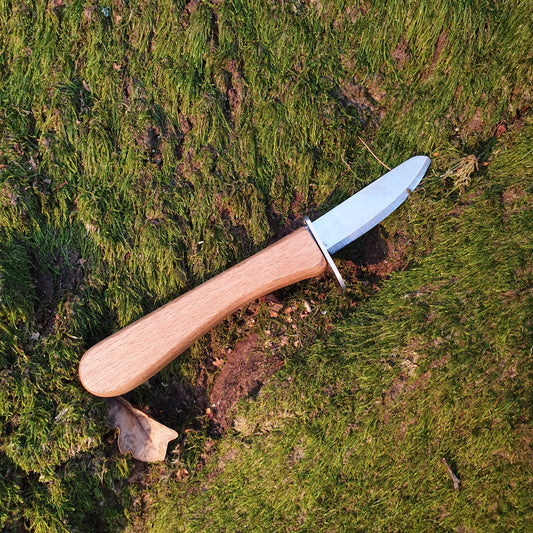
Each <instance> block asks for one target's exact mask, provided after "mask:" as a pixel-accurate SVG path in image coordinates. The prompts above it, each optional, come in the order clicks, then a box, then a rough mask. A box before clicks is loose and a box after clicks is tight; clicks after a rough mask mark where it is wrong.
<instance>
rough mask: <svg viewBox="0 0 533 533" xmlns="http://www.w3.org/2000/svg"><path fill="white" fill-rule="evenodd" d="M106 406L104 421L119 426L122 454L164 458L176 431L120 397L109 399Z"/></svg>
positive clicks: (155, 460)
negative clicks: (107, 407) (106, 413)
mask: <svg viewBox="0 0 533 533" xmlns="http://www.w3.org/2000/svg"><path fill="white" fill-rule="evenodd" d="M108 406H109V411H108V418H107V422H108V424H109V425H110V426H111V427H114V428H118V449H119V450H120V452H121V453H129V452H131V455H132V456H133V457H134V458H135V459H138V460H139V461H145V462H149V463H151V462H157V461H163V460H164V459H165V455H166V453H167V446H168V443H169V442H170V441H171V440H174V439H176V438H177V437H178V434H177V432H176V431H174V430H173V429H170V428H168V427H166V426H164V425H163V424H160V423H159V422H157V421H156V420H154V419H153V418H150V417H149V416H148V415H147V414H146V413H143V412H142V411H139V409H135V408H134V407H133V406H132V405H131V404H130V403H129V402H127V401H126V400H124V398H121V397H120V396H118V397H116V398H110V399H109V400H108Z"/></svg>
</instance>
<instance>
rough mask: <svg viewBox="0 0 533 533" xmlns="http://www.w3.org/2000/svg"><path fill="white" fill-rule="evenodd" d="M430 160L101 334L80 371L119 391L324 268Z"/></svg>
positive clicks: (414, 163)
mask: <svg viewBox="0 0 533 533" xmlns="http://www.w3.org/2000/svg"><path fill="white" fill-rule="evenodd" d="M429 164H430V159H429V158H428V157H425V156H416V157H412V158H411V159H408V160H407V161H405V162H403V163H402V164H401V165H399V166H397V167H396V168H394V169H392V170H391V171H390V172H387V173H386V174H385V175H383V176H382V177H381V178H379V179H377V180H376V181H374V182H372V183H371V184H370V185H368V186H367V187H365V188H364V189H362V190H361V191H359V192H357V193H356V194H354V195H353V196H351V197H350V198H348V199H347V200H345V201H344V202H342V203H341V204H339V205H338V206H337V207H334V208H333V209H331V210H330V211H328V212H327V213H326V214H324V215H323V216H321V217H320V218H318V219H317V220H315V221H314V222H311V221H309V220H308V219H307V227H302V228H299V229H297V230H296V231H293V232H292V233H291V234H289V235H287V236H286V237H284V238H283V239H281V240H280V241H278V242H276V243H274V244H272V245H270V246H268V247H267V248H265V249H264V250H262V251H260V252H258V253H257V254H255V255H253V256H252V257H249V258H248V259H246V260H244V261H242V262H241V263H238V264H237V265H235V266H233V267H231V268H230V269H228V270H226V271H225V272H222V273H221V274H219V275H218V276H215V277H214V278H212V279H210V280H208V281H206V282H205V283H203V284H201V285H199V286H198V287H195V288H194V289H192V290H191V291H189V292H187V293H185V294H183V295H181V296H179V297H178V298H176V299H175V300H172V301H171V302H169V303H167V304H165V305H164V306H162V307H160V308H159V309H156V310H155V311H152V312H151V313H150V314H148V315H146V316H144V317H142V318H140V319H139V320H137V321H136V322H134V323H132V324H130V325H129V326H126V327H125V328H123V329H121V330H119V331H117V332H116V333H114V334H113V335H111V336H110V337H107V338H106V339H104V340H102V341H100V342H99V343H98V344H96V345H95V346H93V347H92V348H90V349H89V350H88V351H87V352H85V354H84V355H83V357H82V359H81V361H80V365H79V375H80V380H81V382H82V384H83V386H84V387H85V388H86V389H87V390H88V391H89V392H91V393H92V394H94V395H96V396H103V397H110V396H119V395H121V394H124V393H126V392H128V391H130V390H132V389H133V388H135V387H137V386H138V385H141V384H142V383H144V382H145V381H146V380H147V379H149V378H150V377H152V376H153V375H154V374H156V373H157V372H159V371H160V370H161V369H162V368H164V367H165V366H166V365H167V364H168V363H170V362H171V361H172V360H173V359H174V358H176V357H177V356H178V355H179V354H180V353H182V352H183V351H185V350H186V349H187V348H189V347H190V346H191V345H192V344H193V343H194V342H195V341H196V340H198V339H199V338H200V337H201V336H202V335H204V334H205V333H207V332H208V331H209V330H210V329H212V328H213V327H214V326H215V325H216V324H217V323H219V322H220V321H221V320H223V319H224V318H226V317H227V316H229V315H231V314H232V313H233V312H235V311H236V310H237V309H239V308H241V307H243V306H245V305H246V304H248V303H249V302H251V301H252V300H255V299H256V298H259V297H261V296H264V295H265V294H268V293H270V292H272V291H274V290H277V289H280V288H282V287H285V286H287V285H290V284H292V283H296V282H297V281H301V280H303V279H307V278H310V277H314V276H316V275H318V274H320V273H322V272H323V271H324V270H325V269H326V267H327V265H328V263H329V264H330V266H331V268H332V270H333V271H334V273H335V274H336V275H337V277H338V279H339V281H340V283H341V285H344V282H343V281H342V278H341V277H340V274H339V273H338V270H337V268H336V266H335V264H334V263H333V260H332V259H331V257H330V253H334V252H336V251H338V250H340V249H341V248H342V247H344V246H346V245H347V244H349V243H350V242H352V241H353V240H355V239H357V238H358V237H360V236H361V235H363V234H364V233H366V232H367V231H368V230H370V229H371V228H373V227H374V226H375V225H377V224H379V223H380V222H381V221H382V220H383V219H384V218H385V217H387V216H388V215H389V214H391V213H392V212H393V211H394V210H395V209H396V208H397V207H398V206H399V205H400V204H402V203H403V202H404V201H405V199H406V198H407V197H408V196H409V194H410V193H411V191H412V190H414V188H415V187H416V186H417V185H418V184H419V183H420V181H421V180H422V177H423V176H424V174H425V172H426V170H427V168H428V167H429Z"/></svg>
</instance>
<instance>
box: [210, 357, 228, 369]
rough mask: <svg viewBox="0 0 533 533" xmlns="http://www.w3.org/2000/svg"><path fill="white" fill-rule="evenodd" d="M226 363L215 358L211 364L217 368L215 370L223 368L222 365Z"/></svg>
mask: <svg viewBox="0 0 533 533" xmlns="http://www.w3.org/2000/svg"><path fill="white" fill-rule="evenodd" d="M225 362H226V361H225V360H224V359H222V358H220V357H215V358H214V359H213V364H214V365H215V366H216V367H217V368H222V367H223V366H224V363H225Z"/></svg>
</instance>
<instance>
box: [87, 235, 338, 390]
mask: <svg viewBox="0 0 533 533" xmlns="http://www.w3.org/2000/svg"><path fill="white" fill-rule="evenodd" d="M326 265H327V263H326V260H325V259H324V256H323V255H322V252H321V251H320V248H319V247H318V245H317V244H316V242H315V240H314V239H313V237H312V236H311V234H310V233H309V232H308V230H307V229H306V228H300V229H298V230H296V231H294V232H292V233H291V234H289V235H287V236H286V237H285V238H283V239H281V240H279V241H278V242H276V243H274V244H272V245H270V246H269V247H267V248H265V249H264V250H262V251H260V252H258V253H257V254H255V255H253V256H252V257H250V258H248V259H246V260H245V261H242V262H241V263H239V264H237V265H235V266H234V267H232V268H230V269H229V270H226V271H225V272H223V273H221V274H219V275H218V276H215V277H214V278H212V279H210V280H209V281H206V282H205V283H203V284H202V285H199V286H198V287H196V288H194V289H192V290H191V291H189V292H187V293H185V294H183V295H181V296H179V297H178V298H176V299H175V300H172V301H171V302H169V303H167V304H166V305H164V306H163V307H160V308H159V309H156V310H155V311H153V312H151V313H150V314H148V315H146V316H144V317H143V318H141V319H139V320H137V321H136V322H134V323H132V324H130V325H129V326H127V327H125V328H124V329H121V330H119V331H117V332H116V333H114V334H113V335H111V336H110V337H108V338H106V339H104V340H103V341H101V342H99V343H98V344H96V345H95V346H93V347H92V348H91V349H89V350H88V351H87V352H86V353H85V354H84V356H83V357H82V359H81V362H80V368H79V372H80V379H81V382H82V384H83V386H84V387H85V388H86V389H87V390H88V391H89V392H91V393H93V394H95V395H96V396H107V397H108V396H119V395H121V394H124V393H126V392H128V391H130V390H132V389H133V388H135V387H137V386H138V385H140V384H141V383H144V382H145V381H146V380H147V379H148V378H150V377H152V376H153V375H154V374H156V373H157V372H159V371H160V370H161V369H162V368H164V367H165V366H166V365H167V364H168V363H170V362H171V361H172V360H173V359H174V358H175V357H177V356H178V355H179V354H180V353H182V352H183V351H185V350H186V349H187V348H189V347H190V346H191V344H193V343H194V342H195V341H196V340H198V339H199V338H200V337H201V336H202V335H204V334H205V333H207V332H208V331H209V330H210V329H212V328H213V327H214V326H215V325H216V324H217V323H218V322H220V321H221V320H223V319H224V318H226V317H227V316H229V315H231V314H232V313H234V312H235V311H236V310H237V309H239V308H240V307H243V306H244V305H246V304H248V303H249V302H251V301H252V300H254V299H256V298H259V297H261V296H264V295H265V294H268V293H269V292H272V291H274V290H276V289H280V288H282V287H285V286H287V285H290V284H291V283H296V282H297V281H301V280H303V279H306V278H310V277H313V276H316V275H318V274H320V273H321V272H323V271H324V270H325V268H326Z"/></svg>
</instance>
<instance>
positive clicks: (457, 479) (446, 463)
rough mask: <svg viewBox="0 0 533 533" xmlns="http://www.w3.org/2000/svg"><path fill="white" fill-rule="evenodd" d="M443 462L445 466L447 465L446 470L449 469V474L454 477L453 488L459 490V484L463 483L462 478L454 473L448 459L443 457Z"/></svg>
mask: <svg viewBox="0 0 533 533" xmlns="http://www.w3.org/2000/svg"><path fill="white" fill-rule="evenodd" d="M442 463H443V464H444V466H445V467H446V470H448V474H450V477H451V478H452V481H453V488H454V489H455V490H459V485H460V484H461V480H460V479H459V478H458V477H457V476H456V475H455V474H454V473H453V470H452V468H451V466H450V465H449V464H448V461H446V459H445V458H444V457H443V458H442Z"/></svg>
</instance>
